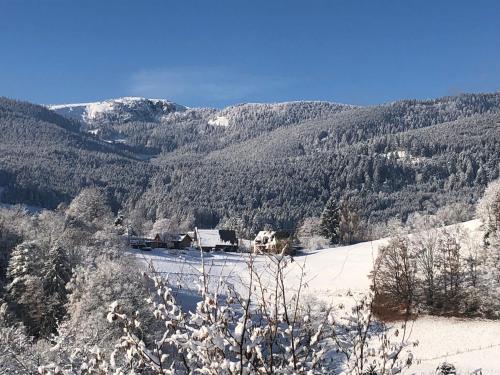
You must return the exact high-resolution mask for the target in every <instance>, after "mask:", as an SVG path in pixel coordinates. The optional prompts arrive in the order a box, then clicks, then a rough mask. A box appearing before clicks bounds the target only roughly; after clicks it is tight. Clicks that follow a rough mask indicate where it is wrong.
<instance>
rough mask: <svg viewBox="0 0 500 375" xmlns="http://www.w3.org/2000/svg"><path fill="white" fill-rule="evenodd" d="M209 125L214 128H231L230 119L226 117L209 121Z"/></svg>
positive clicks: (218, 117)
mask: <svg viewBox="0 0 500 375" xmlns="http://www.w3.org/2000/svg"><path fill="white" fill-rule="evenodd" d="M208 124H209V125H213V126H223V127H226V128H227V127H228V126H229V118H227V117H226V116H217V117H216V118H214V119H212V120H208Z"/></svg>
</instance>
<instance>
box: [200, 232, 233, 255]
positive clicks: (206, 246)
mask: <svg viewBox="0 0 500 375" xmlns="http://www.w3.org/2000/svg"><path fill="white" fill-rule="evenodd" d="M195 235H196V236H195V237H196V244H197V245H198V247H201V249H202V250H203V251H213V250H220V251H237V250H238V239H237V238H236V232H235V231H234V230H227V229H196V230H195Z"/></svg>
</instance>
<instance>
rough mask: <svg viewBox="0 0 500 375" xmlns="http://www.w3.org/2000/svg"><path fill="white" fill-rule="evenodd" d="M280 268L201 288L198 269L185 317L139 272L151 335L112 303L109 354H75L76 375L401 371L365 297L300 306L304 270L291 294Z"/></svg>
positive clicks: (407, 360) (394, 339)
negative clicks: (347, 303)
mask: <svg viewBox="0 0 500 375" xmlns="http://www.w3.org/2000/svg"><path fill="white" fill-rule="evenodd" d="M290 262H291V258H289V257H283V256H269V262H268V264H267V265H266V267H265V268H264V269H262V268H260V267H256V266H255V264H254V262H253V259H252V258H251V257H250V258H249V261H248V270H249V273H248V275H247V276H246V278H245V280H246V282H245V283H244V287H243V288H239V287H238V286H235V285H233V284H231V283H228V282H225V281H224V280H222V279H221V280H219V281H218V282H216V285H213V283H209V281H208V278H209V276H208V274H207V273H205V272H204V265H203V263H202V272H201V274H200V278H199V293H200V294H199V296H200V300H199V302H198V303H197V305H196V308H195V309H194V311H189V310H186V309H185V308H183V306H182V303H181V302H182V301H181V300H179V299H177V298H176V297H175V294H176V293H174V292H173V286H172V285H170V284H169V282H168V279H166V278H163V277H160V276H155V275H153V276H149V278H150V280H151V281H152V282H153V283H154V286H155V293H154V294H151V296H150V297H149V298H148V299H147V305H148V306H149V307H150V311H151V314H152V315H153V316H154V318H155V319H156V320H157V321H158V322H159V323H161V324H159V325H158V326H157V328H156V332H153V333H151V334H150V336H151V337H155V338H156V339H155V340H154V341H152V342H149V343H148V342H146V341H145V340H144V339H143V337H144V331H145V330H147V329H148V328H147V327H146V326H145V325H144V324H143V322H144V315H143V314H142V313H140V312H132V313H130V312H127V306H126V305H124V304H122V303H119V302H118V301H116V302H113V303H112V304H110V306H109V311H108V314H107V320H108V322H109V323H110V324H118V325H119V326H121V327H122V330H123V331H122V332H123V333H122V336H121V338H120V339H119V340H118V343H117V344H116V345H115V347H114V349H113V350H112V351H110V350H108V351H106V350H102V349H101V348H98V347H96V348H92V349H90V348H88V349H86V350H83V351H81V352H80V354H79V358H80V362H78V369H79V370H78V371H77V373H78V372H81V373H92V371H94V372H95V373H113V374H121V373H125V372H130V371H135V372H136V373H137V372H140V373H151V374H174V373H175V374H198V373H199V374H214V375H219V374H292V373H293V374H325V373H332V372H339V371H344V372H345V373H346V374H357V375H361V374H364V373H366V371H367V370H369V369H372V370H373V371H376V373H377V374H397V373H399V372H400V371H401V370H402V369H403V368H406V367H408V366H410V365H411V362H412V356H411V353H409V352H407V347H408V345H409V342H408V337H407V333H406V330H404V329H403V332H404V333H403V334H400V333H399V331H396V333H395V335H394V336H389V335H388V329H387V327H385V326H384V325H382V324H380V323H378V322H376V321H374V320H373V315H372V313H371V308H372V305H371V299H370V298H368V297H366V298H363V299H362V300H361V301H359V302H358V303H356V304H355V306H354V307H353V308H352V310H350V311H349V312H348V313H346V312H344V311H343V310H339V309H332V308H327V309H324V308H322V309H317V308H315V307H314V306H311V305H309V304H306V305H304V304H302V303H301V302H300V301H301V294H302V293H303V289H304V288H305V282H304V280H305V279H304V277H305V272H302V273H301V276H300V278H301V280H300V282H299V284H298V288H292V289H291V288H289V287H288V286H287V285H285V274H286V272H287V269H288V267H289V266H290ZM209 285H211V287H209ZM404 326H405V325H404ZM150 327H151V326H150ZM158 327H160V328H158ZM75 364H76V362H75V361H74V357H73V359H72V358H69V359H68V360H67V361H66V362H65V361H61V362H54V363H52V364H49V365H47V366H43V367H41V368H40V372H41V373H42V374H55V373H65V374H70V373H72V371H75ZM81 369H85V371H82V370H81Z"/></svg>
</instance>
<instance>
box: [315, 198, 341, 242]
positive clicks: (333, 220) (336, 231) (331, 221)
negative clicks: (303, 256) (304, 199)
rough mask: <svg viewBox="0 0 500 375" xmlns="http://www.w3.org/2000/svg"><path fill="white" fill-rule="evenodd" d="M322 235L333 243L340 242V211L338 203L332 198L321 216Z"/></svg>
mask: <svg viewBox="0 0 500 375" xmlns="http://www.w3.org/2000/svg"><path fill="white" fill-rule="evenodd" d="M320 232H321V235H322V236H324V237H326V238H328V239H329V240H330V242H331V243H338V242H339V235H340V211H339V208H338V206H337V202H336V201H335V199H334V198H333V197H331V198H330V199H329V200H328V202H326V206H325V208H324V210H323V213H322V214H321V224H320Z"/></svg>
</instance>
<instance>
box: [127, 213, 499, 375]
mask: <svg viewBox="0 0 500 375" xmlns="http://www.w3.org/2000/svg"><path fill="white" fill-rule="evenodd" d="M461 225H463V226H464V227H465V228H466V229H467V230H469V231H470V232H472V233H474V232H477V230H478V226H479V223H478V222H477V221H470V222H467V223H463V224H461ZM386 241H387V240H378V241H372V242H364V243H359V244H356V245H351V246H343V247H336V248H331V249H324V250H317V251H311V252H307V253H304V254H303V255H299V256H296V257H294V262H293V263H291V265H290V267H289V271H288V275H287V279H288V280H289V285H290V288H293V287H294V285H296V284H294V282H298V280H299V276H300V273H301V271H300V269H301V267H305V272H306V276H305V281H306V283H307V289H306V291H305V294H308V295H309V296H307V295H304V298H309V297H310V298H316V299H319V300H321V301H323V302H325V303H328V304H339V303H345V302H346V299H348V298H354V297H348V296H346V293H347V292H348V291H349V292H351V294H352V295H353V296H356V295H359V294H362V293H365V292H366V291H367V290H368V288H369V285H370V280H369V278H368V274H369V273H370V271H371V269H372V265H373V261H374V259H375V257H376V255H377V251H378V247H379V246H380V245H381V244H382V245H383V244H384V243H386ZM135 252H136V253H137V255H138V256H139V257H140V258H141V259H143V260H144V261H145V262H148V263H152V264H153V265H154V268H155V270H156V271H157V272H159V273H162V274H164V275H168V276H169V279H170V280H171V281H173V282H179V283H180V284H182V285H183V288H184V290H186V289H188V290H189V289H191V290H193V293H194V290H195V288H196V287H195V284H196V281H197V279H198V275H199V270H200V255H199V253H198V252H197V251H179V250H160V249H157V250H153V251H151V252H141V251H135ZM247 258H248V255H245V254H230V253H211V254H206V255H205V264H206V269H207V270H209V272H210V274H211V275H213V276H214V277H216V278H217V279H218V278H219V277H223V278H225V279H226V280H228V281H229V282H231V283H234V284H235V285H236V284H238V283H241V281H242V278H243V279H244V278H245V275H247V274H248V272H247V264H246V261H247ZM255 262H256V266H257V267H263V266H265V262H266V257H264V256H258V257H257V258H256V260H255ZM243 282H244V281H243ZM411 328H412V334H411V337H410V339H411V340H413V341H415V340H416V341H418V342H419V345H418V346H417V347H415V348H413V349H412V351H413V352H414V354H415V358H416V364H415V365H413V366H412V367H411V368H410V370H409V371H407V373H408V374H431V373H434V371H435V369H436V366H437V365H438V364H439V363H441V362H443V361H448V362H451V363H453V364H455V365H456V366H457V369H458V370H459V374H471V373H475V374H479V373H480V372H478V370H479V369H481V371H482V374H483V375H485V374H500V322H497V321H488V320H479V319H456V318H441V317H430V316H421V317H419V318H418V319H417V320H416V321H415V322H414V323H413V325H412V327H411Z"/></svg>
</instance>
